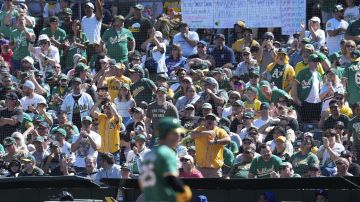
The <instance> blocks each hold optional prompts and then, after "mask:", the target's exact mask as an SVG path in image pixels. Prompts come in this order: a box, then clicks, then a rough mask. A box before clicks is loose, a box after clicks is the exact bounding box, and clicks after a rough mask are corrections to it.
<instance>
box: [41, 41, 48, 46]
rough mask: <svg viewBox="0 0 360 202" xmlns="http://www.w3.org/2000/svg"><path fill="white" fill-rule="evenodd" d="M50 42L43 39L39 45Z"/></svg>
mask: <svg viewBox="0 0 360 202" xmlns="http://www.w3.org/2000/svg"><path fill="white" fill-rule="evenodd" d="M47 43H48V42H47V41H46V40H41V41H40V42H39V45H46V44H47Z"/></svg>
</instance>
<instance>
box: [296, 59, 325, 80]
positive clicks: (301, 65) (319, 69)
mask: <svg viewBox="0 0 360 202" xmlns="http://www.w3.org/2000/svg"><path fill="white" fill-rule="evenodd" d="M308 67H309V65H308V64H305V63H304V62H303V61H301V62H298V63H297V64H296V65H295V77H296V76H297V75H298V74H299V72H301V71H302V70H304V69H305V68H308ZM316 71H317V72H319V73H320V74H321V75H323V74H324V73H325V72H324V69H323V68H322V65H321V64H320V63H318V66H317V67H316Z"/></svg>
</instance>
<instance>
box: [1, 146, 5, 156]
mask: <svg viewBox="0 0 360 202" xmlns="http://www.w3.org/2000/svg"><path fill="white" fill-rule="evenodd" d="M0 154H5V149H4V146H2V144H0Z"/></svg>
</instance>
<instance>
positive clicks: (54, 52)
mask: <svg viewBox="0 0 360 202" xmlns="http://www.w3.org/2000/svg"><path fill="white" fill-rule="evenodd" d="M40 53H43V54H44V55H45V56H46V57H48V58H49V59H52V60H55V61H56V63H60V54H59V50H58V48H56V47H55V46H53V45H50V47H49V49H48V51H46V52H42V51H41V48H40V47H34V52H33V56H34V58H35V59H36V60H37V61H39V66H40V72H43V73H44V72H45V71H46V70H47V69H50V68H51V67H50V66H45V63H46V62H45V61H44V60H43V59H41V58H40Z"/></svg>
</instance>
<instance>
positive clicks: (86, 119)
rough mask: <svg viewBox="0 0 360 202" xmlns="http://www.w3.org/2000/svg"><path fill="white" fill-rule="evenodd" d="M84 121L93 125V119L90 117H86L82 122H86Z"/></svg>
mask: <svg viewBox="0 0 360 202" xmlns="http://www.w3.org/2000/svg"><path fill="white" fill-rule="evenodd" d="M84 121H90V123H92V121H93V120H92V118H91V117H90V116H85V117H84V118H83V119H82V120H81V122H84Z"/></svg>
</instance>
